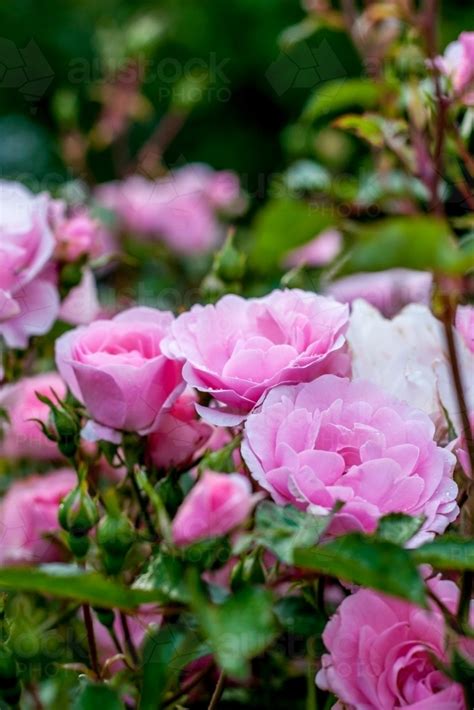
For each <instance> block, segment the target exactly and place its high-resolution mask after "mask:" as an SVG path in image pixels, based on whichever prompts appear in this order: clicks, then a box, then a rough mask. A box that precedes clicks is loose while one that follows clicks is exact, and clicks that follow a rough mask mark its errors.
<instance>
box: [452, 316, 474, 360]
mask: <svg viewBox="0 0 474 710" xmlns="http://www.w3.org/2000/svg"><path fill="white" fill-rule="evenodd" d="M456 329H457V331H458V333H460V334H461V336H462V338H463V340H464V342H465V343H466V345H467V347H468V348H469V350H470V351H471V352H472V353H474V306H458V309H457V311H456Z"/></svg>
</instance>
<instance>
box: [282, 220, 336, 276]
mask: <svg viewBox="0 0 474 710" xmlns="http://www.w3.org/2000/svg"><path fill="white" fill-rule="evenodd" d="M341 249H342V235H341V233H340V232H338V231H337V230H336V229H327V230H326V231H325V232H321V234H318V235H317V236H316V237H314V239H312V240H311V241H310V242H308V243H307V244H303V246H301V247H298V248H297V249H293V250H292V251H290V252H288V254H287V255H286V257H285V266H287V267H294V266H303V265H304V264H307V265H308V266H325V265H326V264H328V263H329V262H330V261H332V260H333V259H335V258H336V256H337V255H338V254H339V252H340V251H341Z"/></svg>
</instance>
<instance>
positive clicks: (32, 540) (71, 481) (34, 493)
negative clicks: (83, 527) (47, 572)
mask: <svg viewBox="0 0 474 710" xmlns="http://www.w3.org/2000/svg"><path fill="white" fill-rule="evenodd" d="M76 483H77V476H76V474H75V473H74V471H72V470H69V469H61V470H60V471H55V472H54V473H50V474H47V475H42V476H30V477H29V478H25V479H24V480H21V481H17V482H15V483H13V485H12V486H11V487H10V489H9V490H8V492H7V494H6V495H5V497H4V498H3V500H2V501H1V502H0V564H1V565H10V564H21V563H23V564H32V563H34V564H40V563H42V562H58V561H60V560H61V559H62V558H63V554H62V552H61V549H60V547H59V546H58V545H57V544H55V543H54V541H52V540H50V539H48V538H47V535H48V534H51V533H55V532H57V531H59V522H58V508H59V504H60V502H61V501H62V499H63V498H64V497H65V496H66V495H67V494H68V493H69V492H70V491H71V490H72V489H73V488H74V486H75V485H76Z"/></svg>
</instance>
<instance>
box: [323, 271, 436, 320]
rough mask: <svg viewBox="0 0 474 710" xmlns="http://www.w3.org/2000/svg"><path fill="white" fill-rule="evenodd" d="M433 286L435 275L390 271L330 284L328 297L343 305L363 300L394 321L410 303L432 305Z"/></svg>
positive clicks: (357, 275)
mask: <svg viewBox="0 0 474 710" xmlns="http://www.w3.org/2000/svg"><path fill="white" fill-rule="evenodd" d="M432 283H433V277H432V275H431V274H430V273H428V272H425V271H412V270H410V269H389V270H387V271H376V272H373V273H367V274H365V273H361V274H354V275H353V276H346V277H345V278H342V279H338V280H337V281H333V283H331V284H329V286H328V287H327V288H326V293H328V294H329V295H331V296H333V297H334V298H336V299H337V300H338V301H341V303H349V304H352V302H353V301H355V300H356V299H357V298H363V299H364V301H367V302H368V303H371V304H372V305H373V306H375V307H376V308H378V310H379V311H380V312H381V313H383V314H384V315H385V316H386V317H388V318H390V317H392V316H394V315H396V313H398V312H399V311H400V310H401V309H402V308H403V307H404V306H406V305H408V304H409V303H424V304H426V305H429V303H430V299H431V289H432Z"/></svg>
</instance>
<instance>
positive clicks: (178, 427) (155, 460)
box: [148, 390, 212, 468]
mask: <svg viewBox="0 0 474 710" xmlns="http://www.w3.org/2000/svg"><path fill="white" fill-rule="evenodd" d="M196 401H197V397H196V395H195V393H194V392H193V391H192V390H188V391H187V392H184V393H183V394H182V395H181V396H180V397H179V398H178V399H177V400H176V402H175V403H174V404H173V406H172V407H171V409H170V410H169V411H168V412H165V413H164V414H163V416H162V417H161V418H160V422H159V426H158V429H157V430H156V431H155V432H153V434H150V436H149V438H148V456H149V457H150V460H151V462H152V464H153V465H154V466H156V467H157V468H170V467H176V466H182V465H183V464H185V463H187V462H191V461H192V460H193V457H194V456H195V454H196V453H197V452H198V451H199V449H201V448H202V447H203V446H204V445H205V443H206V442H207V441H208V440H209V438H210V436H211V434H212V428H211V427H210V426H209V425H208V424H205V423H204V422H202V421H200V420H199V419H198V418H197V414H196V407H195V404H196Z"/></svg>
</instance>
